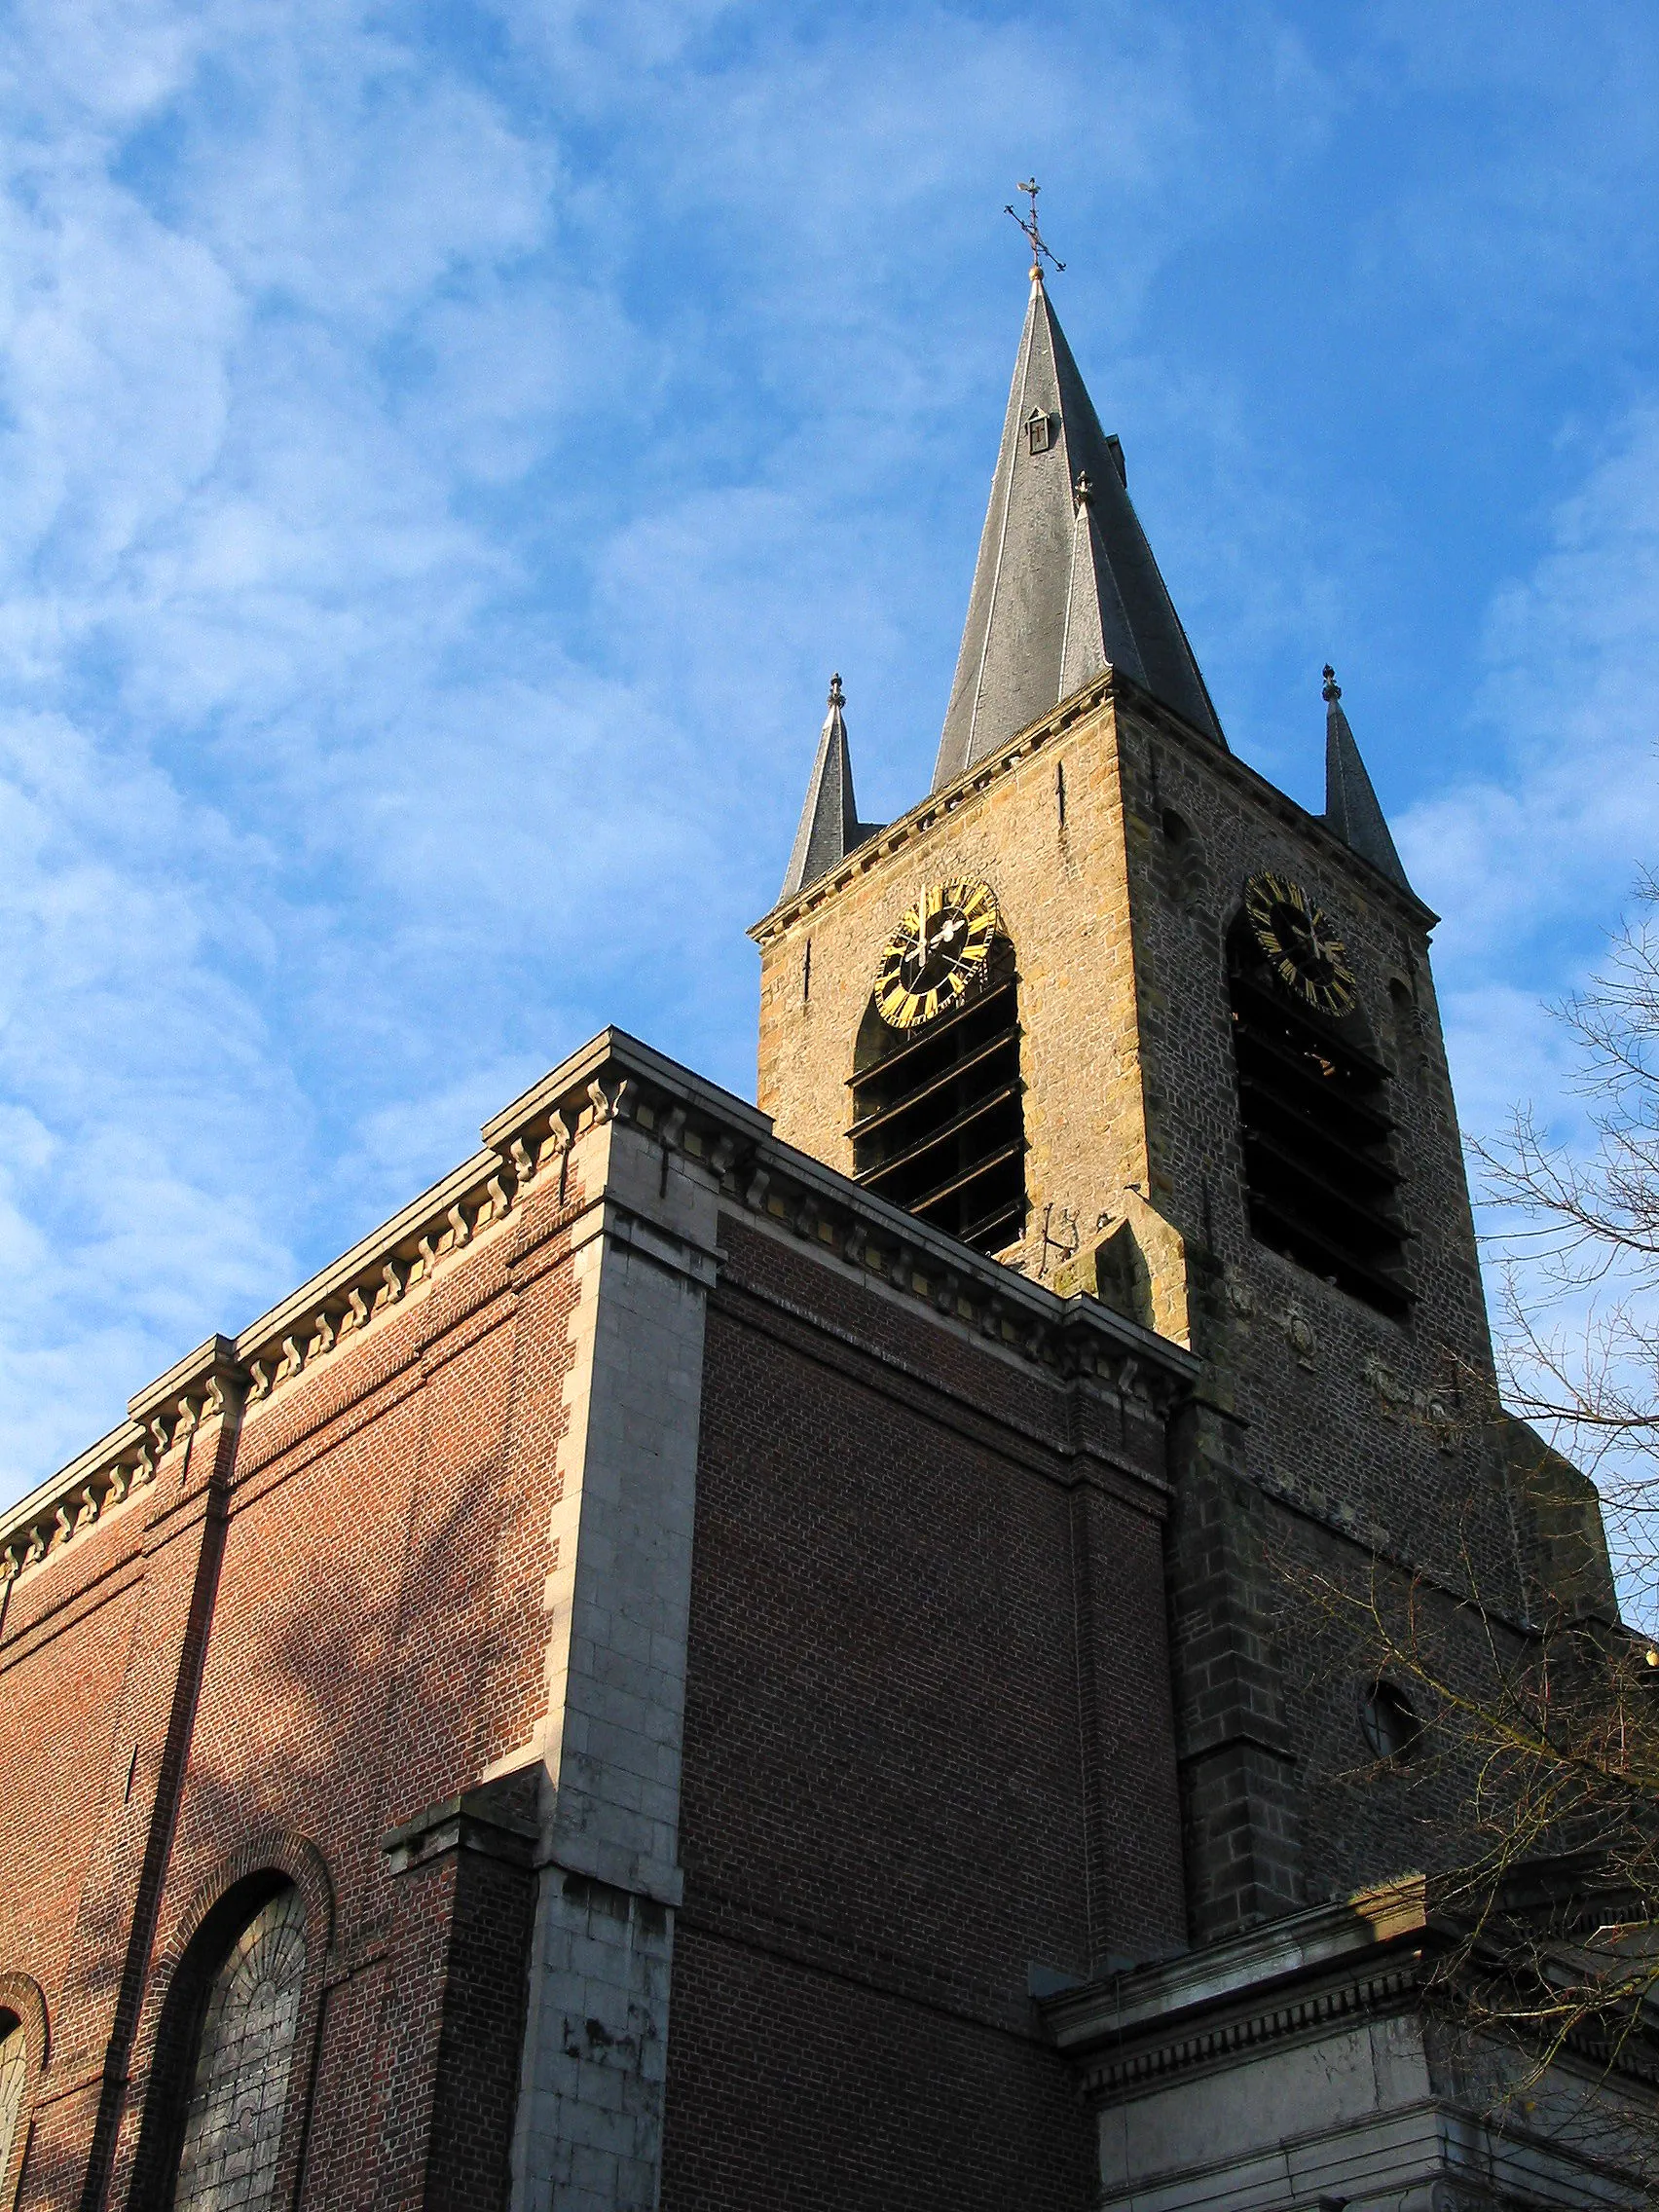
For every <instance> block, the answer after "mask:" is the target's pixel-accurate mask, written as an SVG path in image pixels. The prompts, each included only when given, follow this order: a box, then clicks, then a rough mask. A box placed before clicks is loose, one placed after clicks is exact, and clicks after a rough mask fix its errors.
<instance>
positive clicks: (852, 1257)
mask: <svg viewBox="0 0 1659 2212" xmlns="http://www.w3.org/2000/svg"><path fill="white" fill-rule="evenodd" d="M868 1242H869V1231H868V1230H867V1229H866V1227H865V1225H864V1223H863V1222H862V1221H855V1222H853V1223H852V1224H851V1226H850V1227H849V1228H848V1231H847V1234H846V1235H845V1237H844V1238H843V1239H842V1244H841V1249H842V1251H843V1252H844V1253H845V1255H846V1258H847V1263H848V1265H849V1266H850V1267H855V1268H862V1267H863V1266H864V1256H865V1246H866V1244H867V1243H868Z"/></svg>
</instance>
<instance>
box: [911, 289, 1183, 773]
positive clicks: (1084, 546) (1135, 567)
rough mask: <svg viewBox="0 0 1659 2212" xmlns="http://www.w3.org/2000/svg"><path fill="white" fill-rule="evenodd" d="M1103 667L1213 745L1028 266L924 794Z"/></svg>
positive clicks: (1161, 598) (1177, 640)
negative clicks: (992, 469)
mask: <svg viewBox="0 0 1659 2212" xmlns="http://www.w3.org/2000/svg"><path fill="white" fill-rule="evenodd" d="M1108 661H1110V662H1111V663H1112V664H1113V666H1114V667H1117V668H1121V669H1122V670H1123V671H1124V674H1125V675H1126V676H1129V677H1132V678H1133V680H1134V681H1135V682H1137V683H1140V684H1143V685H1144V686H1145V688H1146V689H1147V690H1149V691H1150V692H1151V693H1152V694H1153V696H1154V697H1155V698H1157V699H1161V701H1162V702H1163V704H1164V705H1165V706H1167V707H1172V708H1173V709H1174V710H1175V712H1176V713H1177V714H1178V715H1180V716H1182V717H1183V718H1184V719H1186V720H1187V721H1189V722H1191V723H1193V725H1194V726H1195V727H1196V728H1198V729H1199V730H1201V731H1202V732H1203V733H1204V735H1205V736H1206V737H1209V738H1213V739H1214V741H1215V742H1216V744H1218V745H1220V746H1223V747H1225V745H1226V742H1227V741H1226V739H1225V738H1224V737H1223V736H1222V733H1221V724H1220V722H1219V721H1218V720H1217V719H1216V712H1215V708H1214V706H1213V705H1212V704H1211V702H1210V695H1209V692H1208V691H1207V690H1206V689H1205V686H1204V680H1203V678H1202V676H1201V675H1200V674H1199V673H1198V662H1197V661H1196V660H1195V659H1194V657H1193V648H1192V646H1191V645H1189V644H1188V643H1187V634H1186V632H1185V631H1184V630H1183V629H1182V627H1181V620H1180V616H1179V615H1178V614H1177V613H1176V612H1175V608H1174V606H1173V605H1172V603H1171V601H1170V598H1169V594H1168V592H1167V591H1166V590H1165V589H1164V584H1163V578H1162V577H1161V575H1160V574H1159V571H1158V563H1157V562H1156V561H1155V560H1154V559H1153V555H1152V548H1151V546H1150V545H1149V544H1148V543H1147V541H1146V534H1145V532H1144V531H1143V530H1142V529H1141V526H1140V519H1139V517H1138V516H1137V515H1136V513H1135V510H1134V508H1133V506H1132V505H1131V504H1130V501H1129V495H1128V491H1127V488H1126V484H1125V475H1124V454H1123V448H1122V447H1121V446H1120V445H1119V443H1118V441H1117V439H1116V438H1109V437H1108V436H1107V435H1106V433H1105V431H1104V430H1102V429H1101V427H1100V420H1099V417H1098V416H1097V415H1096V414H1095V412H1094V406H1093V402H1092V401H1091V400H1090V398H1089V396H1088V391H1087V390H1086V389H1085V387H1084V382H1083V379H1082V377H1081V376H1080V375H1079V374H1078V368H1077V363H1076V362H1075V361H1074V360H1073V359H1072V354H1071V348H1070V347H1069V346H1068V345H1067V344H1066V340H1065V334H1064V332H1063V331H1062V330H1061V328H1060V325H1059V322H1058V319H1057V318H1056V316H1055V314H1054V311H1053V308H1052V307H1051V304H1050V301H1049V294H1048V290H1047V288H1046V286H1045V285H1044V282H1043V275H1042V270H1041V268H1040V266H1037V265H1036V263H1035V259H1034V264H1033V267H1032V271H1031V299H1030V304H1029V306H1028V307H1027V309H1026V313H1025V328H1024V330H1023V331H1022V332H1021V334H1020V340H1019V355H1018V358H1017V360H1016V361H1015V362H1014V385H1013V388H1012V390H1011V391H1010V393H1009V402H1008V414H1007V417H1006V419H1005V420H1004V423H1003V434H1002V446H1001V449H1000V451H999V452H998V455H997V465H996V473H995V474H994V476H993V477H992V479H991V498H990V505H989V506H988V508H987V509H986V512H985V527H984V531H983V534H982V535H981V536H980V539H979V559H978V565H977V568H976V570H975V571H974V588H973V591H972V593H971V594H970V596H969V601H968V620H967V624H966V626H965V628H964V630H963V632H962V647H961V651H960V652H959V654H958V655H957V661H956V681H955V682H954V683H953V684H952V686H951V693H950V707H949V710H948V712H947V713H946V715H945V718H944V734H943V736H942V738H941V739H940V748H939V760H938V763H937V764H936V766H935V769H934V781H933V788H934V790H935V791H938V790H939V789H940V786H941V785H943V784H948V783H953V782H954V781H955V779H956V778H957V777H958V776H960V775H961V774H962V772H963V770H964V769H966V768H968V767H970V766H971V765H972V764H973V762H974V761H976V760H977V759H979V758H980V757H981V756H983V755H985V754H986V753H989V752H991V751H993V750H994V749H995V748H996V747H997V746H999V745H1000V744H1002V742H1003V741H1004V739H1005V738H1010V737H1012V736H1013V735H1014V731H1015V730H1017V729H1023V728H1024V726H1025V724H1026V723H1027V722H1034V721H1036V720H1037V719H1039V718H1040V717H1041V716H1043V715H1046V714H1047V713H1048V712H1049V710H1050V708H1051V707H1052V706H1055V705H1056V704H1057V703H1058V702H1059V701H1060V700H1061V699H1063V698H1065V697H1066V696H1067V695H1068V693H1070V692H1072V691H1075V690H1076V689H1077V688H1078V687H1079V685H1080V684H1083V683H1087V682H1088V681H1089V680H1090V678H1091V677H1095V676H1098V675H1099V674H1100V672H1101V670H1102V669H1103V668H1104V667H1105V665H1106V663H1107V662H1108Z"/></svg>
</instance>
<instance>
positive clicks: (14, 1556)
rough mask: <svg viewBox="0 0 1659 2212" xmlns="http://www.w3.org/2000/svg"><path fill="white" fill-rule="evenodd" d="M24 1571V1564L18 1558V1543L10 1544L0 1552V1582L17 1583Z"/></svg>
mask: <svg viewBox="0 0 1659 2212" xmlns="http://www.w3.org/2000/svg"><path fill="white" fill-rule="evenodd" d="M22 1571H23V1563H22V1561H21V1560H20V1559H19V1558H18V1547H17V1545H16V1543H10V1544H8V1545H7V1546H6V1549H5V1550H4V1551H3V1552H0V1582H15V1581H16V1580H17V1579H18V1575H19V1574H21V1573H22Z"/></svg>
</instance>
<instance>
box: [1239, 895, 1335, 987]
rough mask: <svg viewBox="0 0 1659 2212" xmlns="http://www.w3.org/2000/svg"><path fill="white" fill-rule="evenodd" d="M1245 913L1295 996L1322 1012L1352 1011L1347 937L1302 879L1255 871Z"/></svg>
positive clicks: (1252, 930)
mask: <svg viewBox="0 0 1659 2212" xmlns="http://www.w3.org/2000/svg"><path fill="white" fill-rule="evenodd" d="M1244 913H1245V918H1246V919H1247V920H1248V922H1249V924H1250V932H1251V935H1252V936H1253V937H1254V938H1255V940H1256V942H1257V943H1258V944H1259V945H1260V946H1261V948H1262V950H1263V951H1264V952H1265V953H1266V954H1267V956H1268V963H1269V965H1270V966H1271V968H1272V971H1273V974H1274V975H1275V976H1276V977H1278V979H1279V981H1280V982H1281V983H1282V984H1283V985H1284V987H1285V989H1286V990H1287V991H1289V992H1290V993H1291V994H1292V995H1293V997H1296V998H1299V999H1302V1000H1303V1001H1304V1002H1305V1003H1306V1004H1307V1005H1309V1006H1311V1007H1317V1009H1318V1010H1319V1012H1320V1013H1321V1014H1347V1013H1349V1012H1350V1011H1351V1010H1352V1007H1353V1003H1354V980H1353V975H1352V971H1351V970H1350V969H1349V967H1348V964H1347V954H1346V950H1345V949H1344V946H1343V940H1342V939H1341V938H1340V937H1338V935H1337V934H1336V932H1335V930H1333V929H1332V927H1331V925H1330V923H1329V922H1328V921H1327V920H1326V919H1325V917H1324V915H1323V914H1322V913H1320V911H1319V909H1318V907H1317V906H1315V905H1314V903H1313V902H1312V900H1311V899H1309V896H1308V894H1307V892H1306V891H1304V890H1303V888H1302V886H1301V884H1300V883H1292V882H1291V881H1290V880H1289V878H1288V877H1286V876H1282V875H1253V876H1252V877H1251V878H1250V880H1249V882H1248V883H1247V884H1246V885H1245V886H1244Z"/></svg>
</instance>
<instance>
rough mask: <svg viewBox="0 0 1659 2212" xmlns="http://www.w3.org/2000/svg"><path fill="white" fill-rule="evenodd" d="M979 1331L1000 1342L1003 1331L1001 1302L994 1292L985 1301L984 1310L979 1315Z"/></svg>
mask: <svg viewBox="0 0 1659 2212" xmlns="http://www.w3.org/2000/svg"><path fill="white" fill-rule="evenodd" d="M979 1329H980V1333H981V1334H982V1335H984V1336H987V1337H990V1338H992V1339H994V1340H995V1342H996V1343H998V1344H1001V1342H1002V1332H1003V1302H1002V1300H1001V1299H1000V1298H998V1297H997V1296H996V1295H995V1294H994V1293H993V1294H992V1296H991V1297H989V1298H988V1299H986V1301H985V1310H984V1311H983V1312H982V1313H981V1314H980V1316H979Z"/></svg>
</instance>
